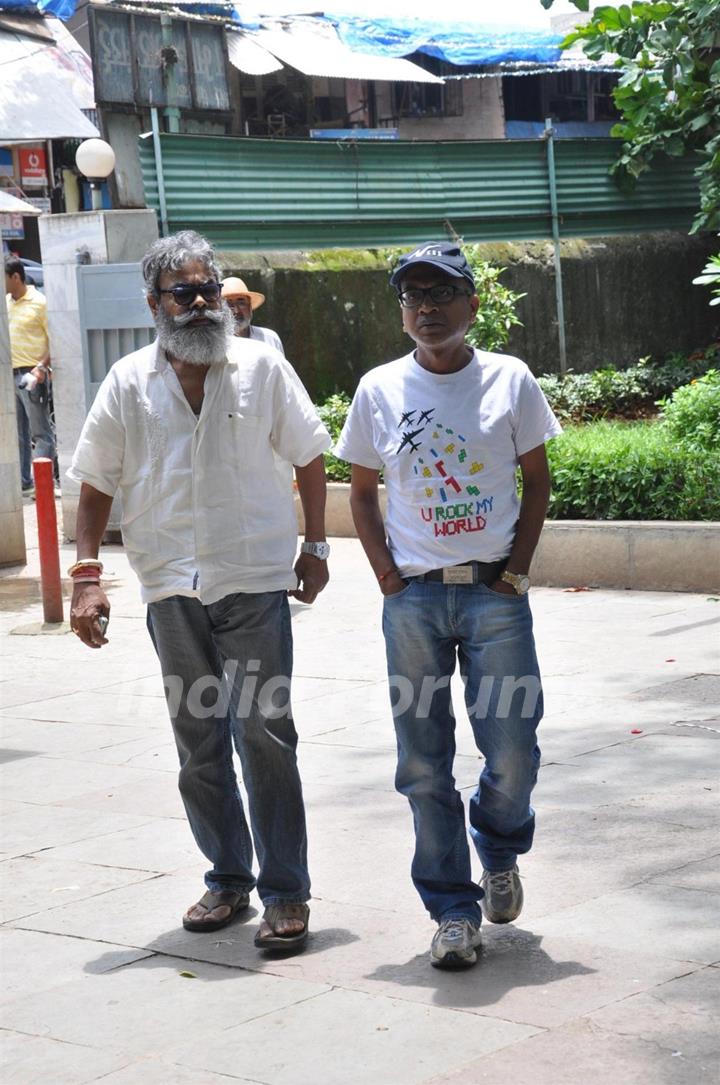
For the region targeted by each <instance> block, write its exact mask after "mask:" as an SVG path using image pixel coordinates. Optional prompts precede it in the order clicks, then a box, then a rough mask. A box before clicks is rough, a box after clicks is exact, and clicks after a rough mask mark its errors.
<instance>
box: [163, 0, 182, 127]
mask: <svg viewBox="0 0 720 1085" xmlns="http://www.w3.org/2000/svg"><path fill="white" fill-rule="evenodd" d="M160 27H161V33H162V56H163V74H164V79H165V102H166V105H165V109H164V110H163V113H164V115H165V119H166V121H167V130H168V132H175V133H177V132H179V131H180V110H179V109H178V107H177V72H176V70H175V65H176V64H177V53H176V51H175V45H174V43H173V27H172V19H171V18H170V16H169V15H161V16H160Z"/></svg>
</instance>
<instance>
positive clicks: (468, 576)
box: [407, 558, 507, 584]
mask: <svg viewBox="0 0 720 1085" xmlns="http://www.w3.org/2000/svg"><path fill="white" fill-rule="evenodd" d="M506 564H507V559H506V558H503V559H502V560H501V561H490V562H488V561H466V562H465V563H464V564H463V565H446V566H445V568H444V569H431V570H430V571H429V572H427V573H421V574H420V575H419V576H413V577H408V578H407V579H408V580H420V581H423V580H439V581H440V582H441V583H442V584H492V582H493V581H494V580H497V578H498V577H499V576H500V573H501V572H502V571H503V569H504V568H505V566H506Z"/></svg>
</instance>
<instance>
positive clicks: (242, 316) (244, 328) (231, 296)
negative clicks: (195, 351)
mask: <svg viewBox="0 0 720 1085" xmlns="http://www.w3.org/2000/svg"><path fill="white" fill-rule="evenodd" d="M222 296H223V298H224V299H225V301H226V302H227V303H228V306H229V308H230V311H231V312H232V315H233V317H234V319H235V334H236V335H239V336H240V337H241V338H243V339H259V340H260V341H261V342H262V343H267V345H268V346H269V347H273V348H274V350H279V351H280V353H281V354H284V353H285V350H284V348H283V345H282V342H281V340H280V336H279V335H278V334H277V333H276V332H274V331H273V330H272V329H271V328H258V327H256V326H255V325H254V324H253V322H252V318H253V313H254V312H255V310H256V309H259V308H260V306H261V305H262V304H263V303H264V301H265V295H264V294H259V293H258V291H257V290H248V288H247V286H246V285H245V283H244V281H243V280H242V279H238V278H237V276H235V275H231V276H230V277H229V278H228V279H223V284H222Z"/></svg>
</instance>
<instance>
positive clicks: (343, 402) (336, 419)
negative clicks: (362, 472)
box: [317, 392, 350, 482]
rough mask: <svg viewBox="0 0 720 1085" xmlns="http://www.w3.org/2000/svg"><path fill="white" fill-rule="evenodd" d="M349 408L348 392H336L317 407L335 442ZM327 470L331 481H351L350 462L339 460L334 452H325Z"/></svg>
mask: <svg viewBox="0 0 720 1085" xmlns="http://www.w3.org/2000/svg"><path fill="white" fill-rule="evenodd" d="M349 409H350V396H349V395H348V394H347V392H336V393H335V394H334V395H332V396H329V397H328V398H327V399H326V400H325V402H324V403H323V404H321V406H319V407H318V408H317V412H318V414H319V415H320V417H321V418H322V420H323V422H324V423H325V425H326V426H327V428H328V431H329V433H330V436H331V437H332V439H333V444H334V443H335V442H336V441H337V439H338V437H339V436H340V432H341V430H342V428H343V426H344V425H345V419H346V418H347V413H348V410H349ZM325 471H326V473H327V477H328V479H329V481H330V482H349V481H350V464H349V463H345V461H344V460H339V459H338V458H337V456H333V454H332V452H326V453H325Z"/></svg>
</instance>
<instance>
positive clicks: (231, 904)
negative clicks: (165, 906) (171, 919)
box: [182, 889, 250, 932]
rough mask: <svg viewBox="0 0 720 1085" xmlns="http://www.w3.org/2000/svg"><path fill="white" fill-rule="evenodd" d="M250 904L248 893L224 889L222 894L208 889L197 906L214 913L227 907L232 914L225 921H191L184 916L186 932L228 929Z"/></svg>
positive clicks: (183, 923) (183, 922)
mask: <svg viewBox="0 0 720 1085" xmlns="http://www.w3.org/2000/svg"><path fill="white" fill-rule="evenodd" d="M249 903H250V897H249V895H248V894H247V893H235V892H234V891H233V890H232V889H223V891H222V892H221V893H211V892H210V890H209V889H208V891H207V893H205V895H204V896H203V897H201V898H200V900H199V901H198V902H197V904H199V905H200V907H201V908H204V909H205V911H206V912H212V911H214V910H215V909H216V908H220V907H222V905H226V906H227V907H228V908H229V909H230V914H229V915H227V916H225V918H224V919H189V918H188V916H187V915H184V916H183V921H182V925H183V927H184V928H185V930H186V931H208V932H209V931H219V930H220V929H221V928H222V927H226V926H227V925H228V923H231V922H232V921H233V919H234V918H235V916H236V915H237V913H238V912H241V911H243V909H244V908H247V906H248V905H249ZM197 904H196V905H191V907H195V908H196V907H197ZM188 910H189V909H188Z"/></svg>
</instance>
